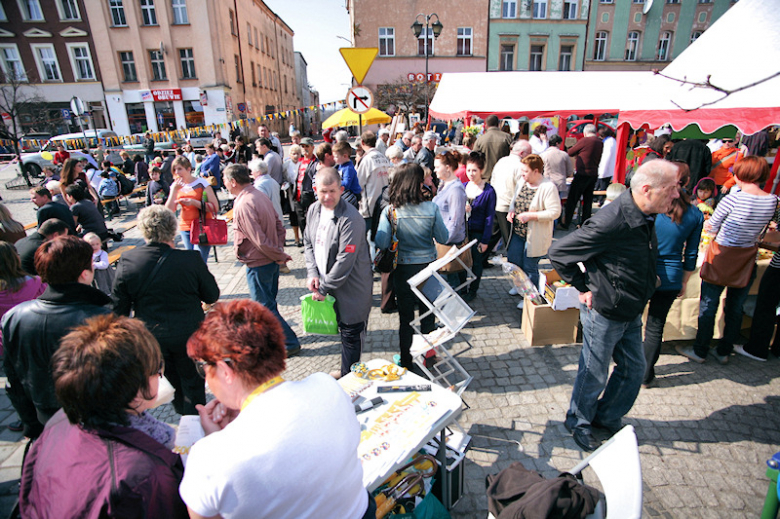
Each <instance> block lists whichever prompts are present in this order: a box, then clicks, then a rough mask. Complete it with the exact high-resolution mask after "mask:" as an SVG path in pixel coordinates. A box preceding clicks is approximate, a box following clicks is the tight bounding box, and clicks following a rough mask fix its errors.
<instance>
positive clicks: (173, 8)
mask: <svg viewBox="0 0 780 519" xmlns="http://www.w3.org/2000/svg"><path fill="white" fill-rule="evenodd" d="M87 10H88V14H89V19H90V24H91V27H92V31H93V38H94V41H95V46H96V48H97V61H98V62H99V64H100V69H101V76H102V79H103V85H104V90H105V100H106V105H107V109H108V113H109V114H110V118H111V124H112V127H113V128H114V131H116V133H118V134H120V135H129V134H133V133H141V132H144V131H146V130H147V129H148V130H152V131H163V130H166V131H170V130H175V129H183V128H189V127H196V126H202V125H213V124H225V123H229V122H232V121H236V120H239V119H252V118H255V117H258V116H261V115H265V114H268V113H277V112H281V111H284V110H292V109H294V108H297V103H298V100H297V96H296V88H295V67H294V57H293V56H294V54H293V53H294V45H293V36H294V34H293V31H292V29H290V27H289V26H287V24H286V23H285V22H284V21H283V20H282V19H281V18H279V17H278V16H277V15H276V14H275V13H274V12H273V11H271V10H270V9H269V8H268V7H267V6H266V5H265V4H264V3H263V2H262V1H260V0H235V1H234V0H138V1H131V0H105V1H101V2H96V1H90V2H87ZM272 123H274V124H269V126H273V127H274V129H275V130H277V131H283V130H284V129H285V128H286V126H285V124H284V122H283V121H281V120H279V121H272Z"/></svg>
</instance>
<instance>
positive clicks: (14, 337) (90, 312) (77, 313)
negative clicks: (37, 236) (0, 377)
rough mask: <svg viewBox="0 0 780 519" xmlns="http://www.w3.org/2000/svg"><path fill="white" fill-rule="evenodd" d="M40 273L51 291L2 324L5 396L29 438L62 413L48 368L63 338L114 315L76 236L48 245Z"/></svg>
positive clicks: (38, 262)
mask: <svg viewBox="0 0 780 519" xmlns="http://www.w3.org/2000/svg"><path fill="white" fill-rule="evenodd" d="M35 268H36V269H37V271H38V274H40V276H41V279H43V281H45V282H46V283H48V284H49V287H48V288H47V289H46V291H45V292H44V293H43V294H41V296H40V297H39V298H38V299H34V300H32V301H27V302H25V303H21V304H20V305H18V306H15V307H14V308H12V309H11V310H9V311H8V313H7V314H5V316H3V320H2V328H3V346H4V348H5V358H4V359H3V367H4V368H5V373H6V376H7V377H8V385H7V386H6V391H7V393H8V397H9V398H10V400H11V403H12V404H13V406H14V409H16V412H17V413H19V417H20V418H21V419H22V423H23V424H24V435H25V436H27V437H30V438H37V437H38V435H40V433H41V432H42V431H43V426H44V425H46V422H47V421H48V420H49V418H51V416H52V415H53V414H54V413H55V412H56V411H57V409H59V408H60V404H59V403H58V402H57V398H56V396H55V394H54V381H53V380H52V377H51V368H50V366H49V363H50V360H51V357H52V355H53V354H54V352H55V351H57V348H58V346H59V342H60V339H61V338H62V337H64V336H65V335H66V334H67V333H68V332H69V331H70V330H71V329H72V328H73V327H74V326H78V325H80V324H83V323H84V321H86V320H87V319H88V318H90V317H93V316H95V315H103V314H108V313H111V309H110V308H108V307H107V306H106V305H107V304H108V303H110V302H111V300H110V299H109V297H108V296H107V295H105V294H104V293H103V292H101V291H100V290H98V289H96V288H92V287H91V286H89V285H90V284H91V283H92V278H93V277H94V272H93V270H92V247H91V246H90V245H89V244H88V243H87V242H85V241H83V240H80V239H78V238H76V237H75V236H62V237H59V238H55V239H53V240H50V241H47V242H45V243H44V244H43V245H41V247H40V248H39V249H38V252H37V253H36V254H35Z"/></svg>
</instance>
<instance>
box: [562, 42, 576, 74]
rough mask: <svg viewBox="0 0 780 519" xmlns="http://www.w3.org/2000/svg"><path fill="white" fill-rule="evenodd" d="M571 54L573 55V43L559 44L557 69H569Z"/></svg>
mask: <svg viewBox="0 0 780 519" xmlns="http://www.w3.org/2000/svg"><path fill="white" fill-rule="evenodd" d="M572 56H574V45H561V55H560V57H559V58H558V70H565V71H569V70H571V58H572Z"/></svg>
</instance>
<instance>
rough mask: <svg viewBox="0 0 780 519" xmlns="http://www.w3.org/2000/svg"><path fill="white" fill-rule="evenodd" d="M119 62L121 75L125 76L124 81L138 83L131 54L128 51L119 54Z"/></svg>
mask: <svg viewBox="0 0 780 519" xmlns="http://www.w3.org/2000/svg"><path fill="white" fill-rule="evenodd" d="M119 61H120V62H121V63H122V74H124V76H125V81H138V74H137V73H136V71H135V60H133V53H132V52H130V51H127V52H120V53H119Z"/></svg>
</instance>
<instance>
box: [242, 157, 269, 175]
mask: <svg viewBox="0 0 780 519" xmlns="http://www.w3.org/2000/svg"><path fill="white" fill-rule="evenodd" d="M247 167H248V168H249V171H251V172H252V173H254V172H256V171H259V172H260V174H261V175H265V174H266V173H268V164H266V163H265V161H264V160H263V159H252V160H250V161H249V164H247Z"/></svg>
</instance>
